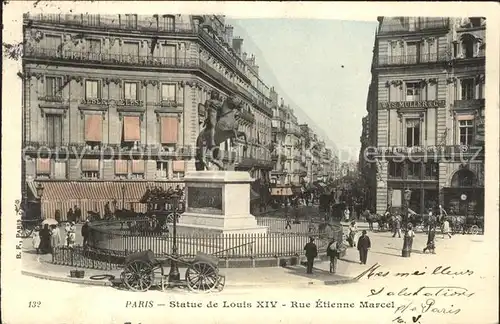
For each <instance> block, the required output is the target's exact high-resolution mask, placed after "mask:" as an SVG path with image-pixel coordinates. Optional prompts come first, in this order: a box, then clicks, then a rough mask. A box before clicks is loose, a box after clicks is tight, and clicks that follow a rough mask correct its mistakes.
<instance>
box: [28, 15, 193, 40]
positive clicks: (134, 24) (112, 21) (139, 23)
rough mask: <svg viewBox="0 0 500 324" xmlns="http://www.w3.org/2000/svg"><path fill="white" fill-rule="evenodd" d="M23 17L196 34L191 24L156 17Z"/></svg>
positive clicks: (107, 28)
mask: <svg viewBox="0 0 500 324" xmlns="http://www.w3.org/2000/svg"><path fill="white" fill-rule="evenodd" d="M24 18H25V19H27V20H31V21H35V22H40V23H50V24H60V25H67V26H75V27H91V28H97V29H99V28H102V29H106V30H109V29H125V30H131V29H133V30H138V31H155V32H157V31H159V32H165V33H174V34H192V35H194V34H196V30H195V29H194V28H193V26H192V25H191V24H180V23H174V24H163V23H161V20H160V22H159V21H158V17H151V18H150V19H137V20H127V19H125V17H121V19H120V17H119V16H118V15H116V16H115V17H104V16H100V15H88V14H79V15H66V14H34V15H32V14H26V15H25V17H24Z"/></svg>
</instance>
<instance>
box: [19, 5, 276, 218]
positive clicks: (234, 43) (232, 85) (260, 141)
mask: <svg viewBox="0 0 500 324" xmlns="http://www.w3.org/2000/svg"><path fill="white" fill-rule="evenodd" d="M23 32H24V44H25V45H24V58H23V74H22V76H23V150H24V151H23V154H24V156H23V162H22V163H23V166H22V167H23V172H22V173H23V179H22V181H23V188H24V189H23V197H24V199H25V200H30V199H31V198H41V205H42V209H43V214H44V217H54V213H55V210H56V209H59V210H60V212H61V213H62V214H63V215H64V214H65V212H66V211H67V210H68V209H69V208H70V207H72V206H73V205H78V206H80V208H82V210H83V212H84V213H85V212H87V211H100V212H101V214H102V212H103V206H104V204H105V203H110V202H111V201H113V202H114V204H115V205H118V208H129V205H128V204H136V203H137V202H138V200H139V198H140V196H141V195H142V194H143V193H144V192H145V190H146V186H149V185H163V186H169V185H177V184H182V183H180V180H181V179H182V177H183V176H184V173H185V172H187V171H190V170H194V151H195V146H196V145H195V144H196V138H197V135H198V134H199V131H200V129H201V127H202V126H203V125H202V123H203V121H204V119H205V117H206V111H205V109H204V106H203V104H204V103H205V101H206V100H207V99H209V98H210V94H211V93H212V92H214V91H215V92H217V93H219V94H220V96H221V97H222V99H224V98H226V97H228V96H231V95H238V96H239V97H240V98H242V99H243V101H244V109H243V110H242V112H241V113H240V114H239V115H238V117H237V118H238V120H239V121H240V130H242V131H244V132H245V133H246V134H247V137H248V149H247V150H243V144H244V143H243V142H242V141H236V143H235V145H236V147H231V143H230V141H227V142H225V143H222V144H221V147H220V148H221V151H222V153H223V157H224V160H225V161H226V162H227V163H231V164H233V163H235V166H236V169H239V170H249V171H250V172H251V173H252V175H253V176H254V177H256V178H268V177H269V175H268V174H269V171H270V170H271V169H272V167H273V163H272V160H271V154H270V151H269V144H270V143H271V119H272V114H273V112H272V110H271V96H270V95H271V93H270V88H269V87H268V86H267V85H266V84H265V83H264V82H263V81H262V80H261V78H260V77H259V67H258V65H257V64H256V62H255V57H254V56H253V55H252V56H250V57H248V56H247V54H246V53H245V52H243V49H242V43H243V40H242V39H241V38H237V37H234V36H233V28H232V27H231V26H227V25H225V22H224V17H223V16H217V15H199V16H193V15H152V16H137V15H89V14H84V15H81V14H79V15H70V14H68V15H64V14H60V15H59V14H41V15H25V17H24V25H23ZM200 104H202V105H200ZM39 183H41V184H43V186H44V188H45V190H44V194H43V197H36V190H34V189H33V188H35V187H36V186H37V185H38V184H39ZM137 207H140V206H138V205H137V206H136V207H135V208H137Z"/></svg>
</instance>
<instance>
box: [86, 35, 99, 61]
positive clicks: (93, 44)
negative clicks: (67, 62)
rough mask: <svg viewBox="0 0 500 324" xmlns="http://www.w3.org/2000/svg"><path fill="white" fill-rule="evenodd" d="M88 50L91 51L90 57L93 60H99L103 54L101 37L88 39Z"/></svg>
mask: <svg viewBox="0 0 500 324" xmlns="http://www.w3.org/2000/svg"><path fill="white" fill-rule="evenodd" d="M88 47H89V49H88V51H89V59H91V60H97V61H98V60H99V59H100V54H101V40H99V39H89V40H88Z"/></svg>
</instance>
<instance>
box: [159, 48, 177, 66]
mask: <svg viewBox="0 0 500 324" xmlns="http://www.w3.org/2000/svg"><path fill="white" fill-rule="evenodd" d="M176 56H177V49H176V46H175V45H168V44H163V46H162V47H161V57H162V63H163V64H166V65H175V62H176Z"/></svg>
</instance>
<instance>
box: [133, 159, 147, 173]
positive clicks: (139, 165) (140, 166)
mask: <svg viewBox="0 0 500 324" xmlns="http://www.w3.org/2000/svg"><path fill="white" fill-rule="evenodd" d="M132 173H144V160H132Z"/></svg>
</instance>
